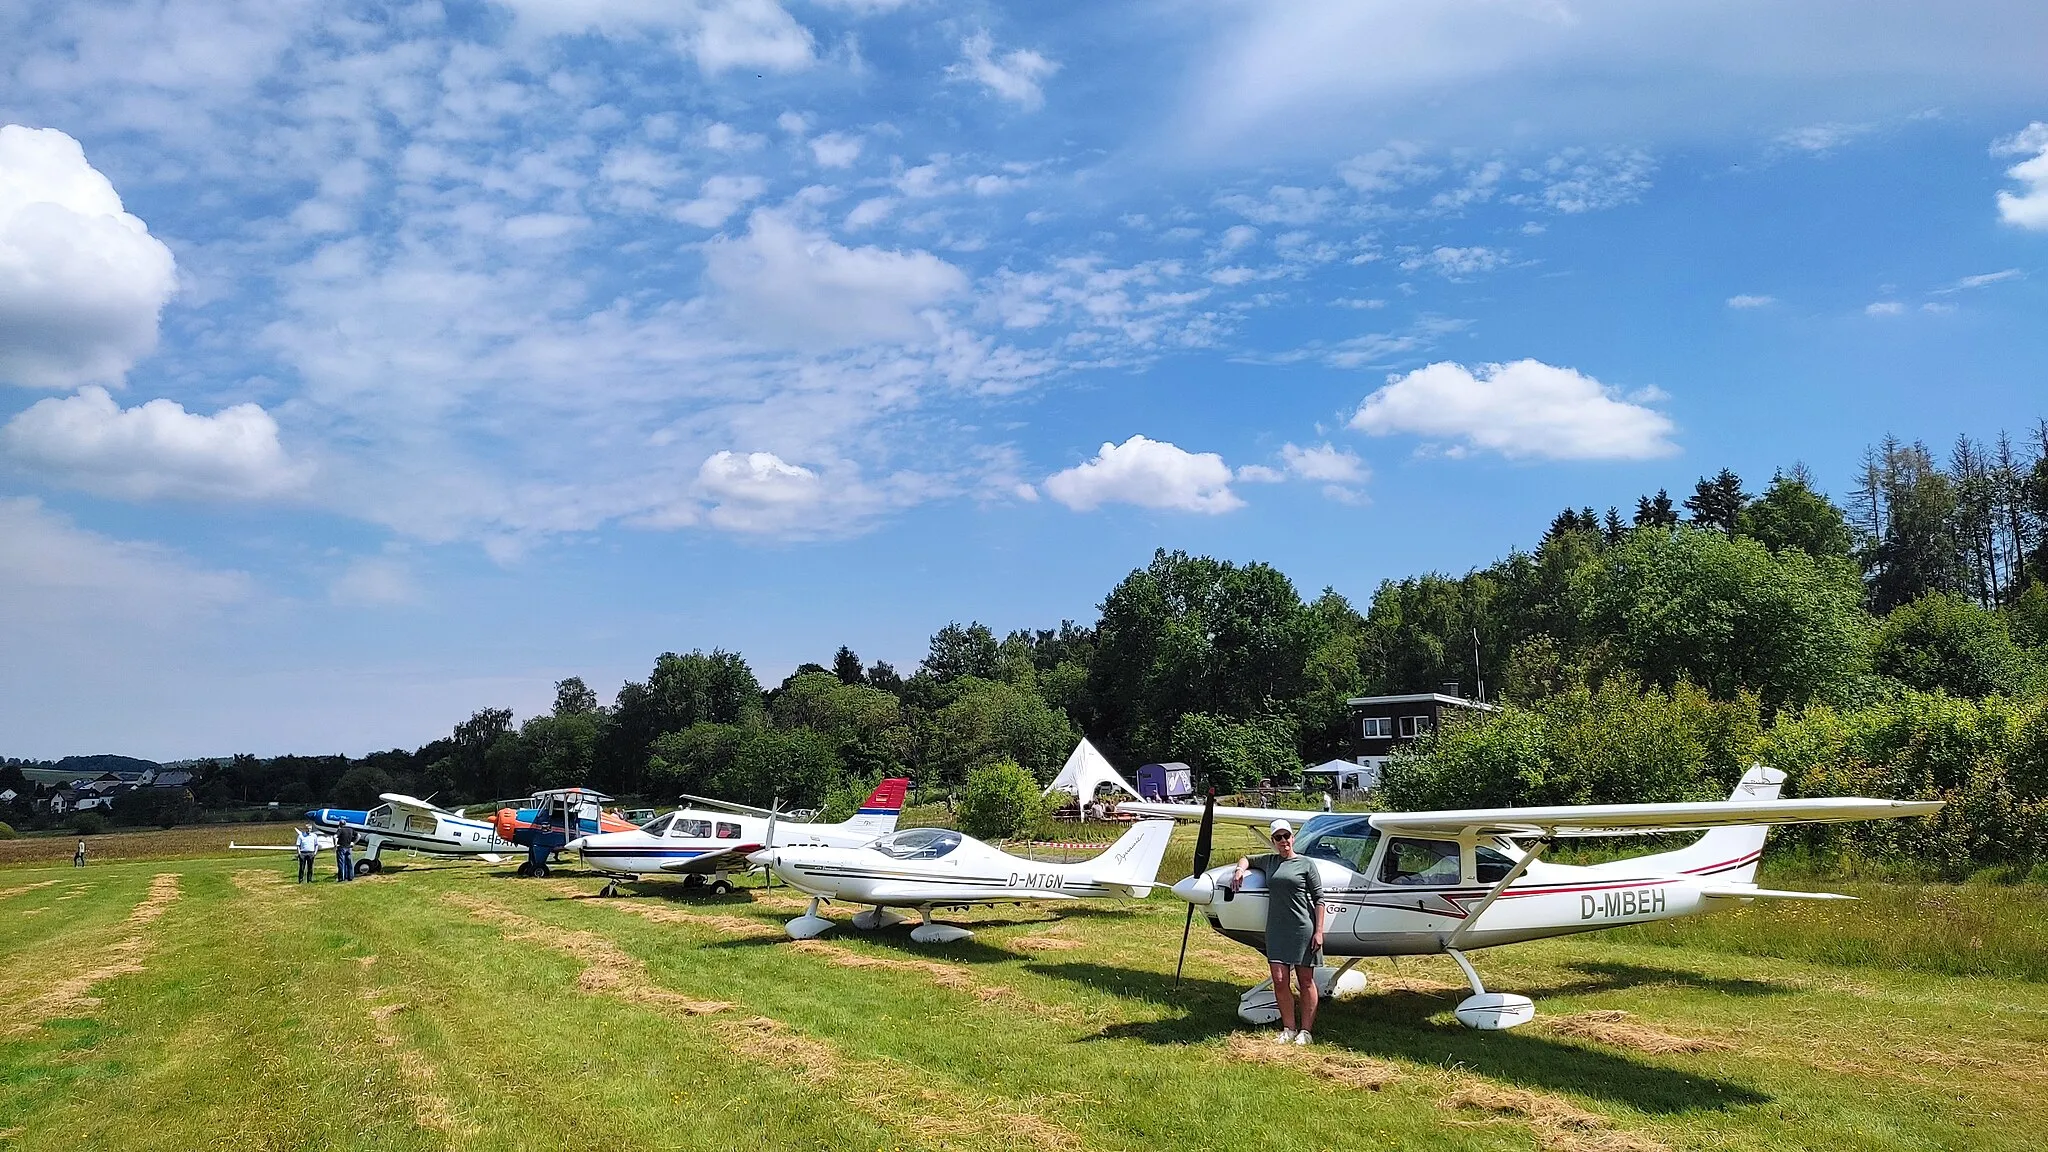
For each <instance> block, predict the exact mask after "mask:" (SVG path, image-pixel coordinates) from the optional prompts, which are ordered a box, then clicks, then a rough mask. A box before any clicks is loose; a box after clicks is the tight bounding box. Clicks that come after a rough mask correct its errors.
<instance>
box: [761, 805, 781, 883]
mask: <svg viewBox="0 0 2048 1152" xmlns="http://www.w3.org/2000/svg"><path fill="white" fill-rule="evenodd" d="M781 814H782V798H781V797H780V796H778V797H776V798H775V799H774V800H773V801H771V802H770V804H769V806H768V835H767V837H766V839H767V841H768V843H767V844H766V845H764V846H763V850H764V851H767V852H773V851H775V819H776V817H778V816H780V815H781ZM761 875H762V877H763V879H762V882H761V883H762V886H763V887H766V888H773V887H775V869H773V868H770V867H768V866H767V865H765V864H764V865H762V866H761Z"/></svg>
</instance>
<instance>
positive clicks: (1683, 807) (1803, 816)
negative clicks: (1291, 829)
mask: <svg viewBox="0 0 2048 1152" xmlns="http://www.w3.org/2000/svg"><path fill="white" fill-rule="evenodd" d="M1941 805H1942V801H1939V800H1870V799H1866V798H1864V797H1861V796H1840V797H1824V798H1818V799H1811V800H1704V801H1696V802H1687V803H1679V804H1567V805H1559V806H1556V807H1549V808H1471V809H1466V810H1463V811H1454V812H1381V813H1379V814H1378V815H1376V816H1374V817H1373V818H1372V825H1373V827H1375V828H1378V829H1379V830H1380V831H1382V832H1385V833H1387V834H1388V835H1400V834H1403V833H1423V834H1428V833H1434V834H1437V835H1457V834H1459V833H1463V832H1466V831H1473V832H1477V833H1479V834H1480V835H1487V836H1616V835H1630V834H1634V833H1641V832H1698V831H1702V830H1704V829H1708V828H1722V827H1727V826H1729V825H1739V824H1838V823H1845V822H1848V821H1854V820H1893V819H1898V818H1899V817H1903V816H1927V815H1931V814H1933V813H1935V812H1937V811H1940V809H1941ZM1216 815H1217V818H1218V819H1221V818H1222V816H1223V810H1222V809H1221V808H1219V809H1217V810H1216Z"/></svg>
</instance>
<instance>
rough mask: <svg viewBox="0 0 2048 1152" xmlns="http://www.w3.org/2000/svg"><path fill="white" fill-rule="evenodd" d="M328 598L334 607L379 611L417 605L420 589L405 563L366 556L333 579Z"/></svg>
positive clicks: (388, 557)
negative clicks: (385, 608) (374, 609)
mask: <svg viewBox="0 0 2048 1152" xmlns="http://www.w3.org/2000/svg"><path fill="white" fill-rule="evenodd" d="M327 598H328V599H330V600H332V601H334V602H335V603H336V604H346V605H351V606H354V607H359V608H382V607H387V606H390V605H395V604H417V603H418V602H419V600H420V589H419V585H418V584H417V583H415V582H414V580H413V576H412V570H411V569H410V568H408V567H407V566H406V564H405V562H404V561H402V560H398V559H395V558H393V557H390V556H365V557H362V558H360V559H357V560H355V561H354V562H352V563H350V564H349V566H348V567H347V568H345V569H343V570H342V573H341V575H339V576H336V577H335V578H334V582H333V583H331V584H329V585H328V586H327Z"/></svg>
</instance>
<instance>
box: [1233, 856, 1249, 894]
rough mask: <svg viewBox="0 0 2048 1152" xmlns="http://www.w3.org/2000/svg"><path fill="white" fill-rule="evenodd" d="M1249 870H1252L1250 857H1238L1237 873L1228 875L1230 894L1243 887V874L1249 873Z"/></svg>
mask: <svg viewBox="0 0 2048 1152" xmlns="http://www.w3.org/2000/svg"><path fill="white" fill-rule="evenodd" d="M1251 868H1252V858H1251V857H1249V856H1239V857H1238V858H1237V871H1235V872H1233V873H1231V874H1230V890H1231V891H1232V892H1235V891H1237V890H1238V889H1239V888H1240V887H1242V886H1243V885H1244V874H1245V873H1246V872H1249V871H1251Z"/></svg>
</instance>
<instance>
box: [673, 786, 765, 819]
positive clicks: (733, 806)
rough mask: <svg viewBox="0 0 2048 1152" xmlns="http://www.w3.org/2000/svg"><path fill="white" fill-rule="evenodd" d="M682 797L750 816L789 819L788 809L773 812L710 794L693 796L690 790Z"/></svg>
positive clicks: (693, 801)
mask: <svg viewBox="0 0 2048 1152" xmlns="http://www.w3.org/2000/svg"><path fill="white" fill-rule="evenodd" d="M682 799H684V800H688V801H691V802H692V803H696V804H709V805H711V806H712V807H713V808H723V809H725V810H726V811H728V812H742V813H745V814H746V815H748V816H759V817H760V818H761V819H763V820H766V819H768V818H769V817H770V816H780V817H781V818H783V819H785V820H787V819H789V813H788V812H787V811H782V812H771V811H769V810H768V809H766V808H756V807H754V806H753V805H752V804H738V803H734V802H733V801H731V800H713V799H712V798H711V797H709V796H692V795H690V794H689V793H688V792H685V793H683V794H682Z"/></svg>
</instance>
